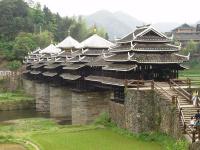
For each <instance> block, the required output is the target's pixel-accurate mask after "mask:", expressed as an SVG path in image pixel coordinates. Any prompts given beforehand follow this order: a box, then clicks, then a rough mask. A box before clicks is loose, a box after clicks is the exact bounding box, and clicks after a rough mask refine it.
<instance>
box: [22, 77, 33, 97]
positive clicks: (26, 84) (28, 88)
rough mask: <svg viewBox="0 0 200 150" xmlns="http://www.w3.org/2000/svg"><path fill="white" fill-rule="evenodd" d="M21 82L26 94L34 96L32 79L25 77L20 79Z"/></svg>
mask: <svg viewBox="0 0 200 150" xmlns="http://www.w3.org/2000/svg"><path fill="white" fill-rule="evenodd" d="M22 82H23V88H24V91H25V92H26V94H28V95H31V96H35V82H34V81H33V80H28V79H25V78H23V79H22Z"/></svg>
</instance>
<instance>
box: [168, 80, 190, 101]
mask: <svg viewBox="0 0 200 150" xmlns="http://www.w3.org/2000/svg"><path fill="white" fill-rule="evenodd" d="M169 84H170V87H171V88H173V89H174V90H175V91H176V92H178V93H179V94H180V95H181V96H183V97H184V98H185V99H186V100H187V101H188V102H190V103H191V102H192V95H191V94H190V93H189V92H188V91H186V90H185V89H183V88H182V87H181V86H180V85H178V84H177V83H176V82H175V81H174V80H170V82H169Z"/></svg>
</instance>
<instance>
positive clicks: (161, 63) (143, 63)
mask: <svg viewBox="0 0 200 150" xmlns="http://www.w3.org/2000/svg"><path fill="white" fill-rule="evenodd" d="M137 63H139V64H180V63H183V61H182V62H178V61H177V62H153V61H152V62H140V61H137Z"/></svg>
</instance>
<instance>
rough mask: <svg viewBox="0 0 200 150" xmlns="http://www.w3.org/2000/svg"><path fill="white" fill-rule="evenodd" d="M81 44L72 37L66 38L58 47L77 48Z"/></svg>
mask: <svg viewBox="0 0 200 150" xmlns="http://www.w3.org/2000/svg"><path fill="white" fill-rule="evenodd" d="M79 46H80V43H79V42H78V41H76V40H75V39H73V38H72V37H71V36H68V37H66V38H65V39H64V40H63V41H62V42H60V43H59V44H58V45H57V46H56V47H59V48H66V49H67V48H77V47H79Z"/></svg>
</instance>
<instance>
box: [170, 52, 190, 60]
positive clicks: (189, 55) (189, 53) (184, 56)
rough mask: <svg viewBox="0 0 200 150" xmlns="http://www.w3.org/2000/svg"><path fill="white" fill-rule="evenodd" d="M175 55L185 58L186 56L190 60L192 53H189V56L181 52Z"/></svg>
mask: <svg viewBox="0 0 200 150" xmlns="http://www.w3.org/2000/svg"><path fill="white" fill-rule="evenodd" d="M174 55H176V56H180V57H183V58H186V59H187V60H190V53H188V55H187V56H185V55H181V54H174Z"/></svg>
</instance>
